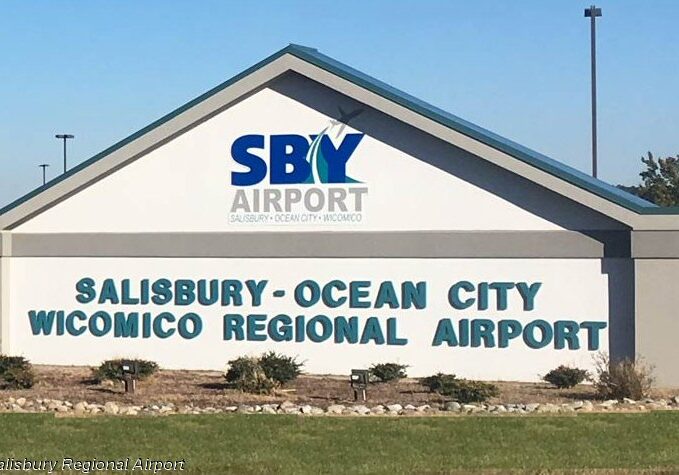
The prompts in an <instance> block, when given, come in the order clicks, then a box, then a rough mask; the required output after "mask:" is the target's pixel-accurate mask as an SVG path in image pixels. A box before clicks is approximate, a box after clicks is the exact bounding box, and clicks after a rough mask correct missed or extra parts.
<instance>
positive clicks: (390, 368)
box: [370, 363, 408, 383]
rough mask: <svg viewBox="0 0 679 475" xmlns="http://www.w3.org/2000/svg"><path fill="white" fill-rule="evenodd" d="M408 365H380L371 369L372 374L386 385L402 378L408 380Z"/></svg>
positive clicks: (375, 365)
mask: <svg viewBox="0 0 679 475" xmlns="http://www.w3.org/2000/svg"><path fill="white" fill-rule="evenodd" d="M406 368H408V366H407V365H403V364H398V363H379V364H374V365H372V366H371V367H370V374H371V375H373V376H374V377H375V378H377V379H378V380H379V381H382V382H383V383H386V382H388V381H395V380H399V379H402V378H407V377H408V375H407V374H406Z"/></svg>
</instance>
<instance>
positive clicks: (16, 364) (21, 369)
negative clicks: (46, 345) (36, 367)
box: [0, 355, 35, 389]
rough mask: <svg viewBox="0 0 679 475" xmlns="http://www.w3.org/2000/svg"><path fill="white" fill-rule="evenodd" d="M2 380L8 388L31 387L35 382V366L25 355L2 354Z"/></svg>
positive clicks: (0, 378) (0, 370) (0, 357)
mask: <svg viewBox="0 0 679 475" xmlns="http://www.w3.org/2000/svg"><path fill="white" fill-rule="evenodd" d="M0 380H1V381H2V385H3V387H4V388H6V389H28V388H31V387H33V384H34V382H35V374H34V373H33V366H32V365H31V363H30V361H28V360H27V359H26V358H24V357H23V356H4V355H0Z"/></svg>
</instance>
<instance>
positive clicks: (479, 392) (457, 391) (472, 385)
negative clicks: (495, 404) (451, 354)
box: [441, 379, 500, 403]
mask: <svg viewBox="0 0 679 475" xmlns="http://www.w3.org/2000/svg"><path fill="white" fill-rule="evenodd" d="M441 394H443V395H444V396H450V397H452V398H453V399H455V400H456V401H458V402H461V403H470V402H483V401H487V400H488V399H490V398H492V397H496V396H497V395H499V394H500V390H499V389H498V387H497V386H495V385H494V384H491V383H484V382H482V381H474V380H472V379H459V380H457V383H456V384H455V385H454V386H453V387H450V388H444V392H442V393H441Z"/></svg>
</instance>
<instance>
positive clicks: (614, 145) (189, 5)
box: [0, 0, 679, 205]
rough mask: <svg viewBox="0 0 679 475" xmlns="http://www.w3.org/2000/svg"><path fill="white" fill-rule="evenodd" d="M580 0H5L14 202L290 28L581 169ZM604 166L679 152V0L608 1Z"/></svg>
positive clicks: (619, 172) (251, 58) (584, 114)
mask: <svg viewBox="0 0 679 475" xmlns="http://www.w3.org/2000/svg"><path fill="white" fill-rule="evenodd" d="M588 4H589V2H577V1H574V0H550V1H544V0H520V1H519V0H516V1H511V2H510V1H506V0H475V1H473V2H470V1H464V2H463V1H457V0H447V1H417V2H415V1H413V2H405V1H398V0H389V1H376V0H362V1H353V0H343V1H341V2H338V1H336V0H335V1H325V0H314V1H263V0H259V1H256V2H249V1H248V2H245V1H243V2H235V1H233V2H230V1H204V0H194V1H188V0H187V1H172V0H162V1H161V0H145V1H124V0H117V1H113V0H109V1H103V0H102V1H99V0H88V1H85V0H79V1H75V0H73V1H66V0H49V1H47V0H42V1H38V0H3V1H2V5H1V6H2V15H1V16H0V85H1V87H0V125H1V127H0V205H1V204H6V203H8V202H10V201H11V200H13V199H15V198H17V197H19V196H21V195H22V194H24V193H26V192H28V191H30V190H31V189H33V188H35V187H36V186H38V185H39V184H40V183H41V175H40V170H39V168H38V165H39V164H40V163H50V164H51V165H52V167H51V169H50V171H49V174H50V175H51V176H54V174H55V173H58V172H59V170H60V167H61V165H60V161H61V148H60V144H59V143H58V142H57V140H56V139H54V138H53V137H54V134H55V133H59V132H68V133H73V134H75V135H76V139H75V141H73V142H71V144H70V152H69V161H70V162H71V164H75V163H77V162H80V161H83V160H85V159H87V158H89V157H90V156H92V155H94V154H96V153H97V152H99V151H101V150H103V149H105V148H106V147H108V146H109V145H111V144H113V143H115V142H116V141H118V140H120V139H121V138H124V137H125V136H127V135H129V134H131V133H133V132H135V131H136V130H138V129H140V128H142V127H144V126H145V125H147V124H148V123H150V122H152V121H153V120H155V119H157V118H158V117H160V116H162V115H164V114H166V113H168V112H170V111H171V110H173V109H174V108H176V107H178V106H180V105H181V104H183V103H185V102H187V101H188V100H190V99H192V98H194V97H195V96H197V95H199V94H201V93H202V92H204V91H206V90H207V89H209V88H211V87H212V86H214V85H216V84H218V83H220V82H222V81H224V80H226V79H228V78H229V77H231V76H233V75H234V74H237V73H238V72H240V71H242V70H243V69H245V68H247V67H248V66H250V65H252V64H254V63H256V62H258V61H259V60H261V59H262V58H264V57H266V56H268V55H269V54H271V53H273V52H275V51H277V50H278V49H280V48H282V47H284V46H285V45H287V44H288V43H300V44H304V45H307V46H313V47H316V48H318V49H319V50H321V51H322V52H324V53H326V54H328V55H329V56H332V57H334V58H336V59H338V60H340V61H342V62H345V63H347V64H349V65H351V66H353V67H356V68H357V69H360V70H362V71H364V72H366V73H368V74H370V75H372V76H375V77H377V78H378V79H381V80H383V81H385V82H388V83H390V84H392V85H393V86H395V87H398V88H400V89H402V90H404V91H406V92H409V93H411V94H413V95H415V96H418V97H420V98H422V99H424V100H426V101H428V102H431V103H433V104H435V105H437V106H439V107H441V108H443V109H446V110H448V111H450V112H452V113H454V114H456V115H458V116H461V117H463V118H465V119H467V120H470V121H472V122H475V123H477V124H479V125H481V126H483V127H486V128H488V129H490V130H492V131H494V132H496V133H499V134H500V135H503V136H505V137H507V138H510V139H513V140H515V141H517V142H519V143H521V144H523V145H525V146H527V147H530V148H533V149H535V150H538V151H540V152H542V153H545V154H546V155H549V156H551V157H553V158H555V159H558V160H561V161H563V162H565V163H567V164H569V165H572V166H574V167H576V168H579V169H581V170H583V171H589V169H590V122H589V117H590V96H589V94H590V90H589V78H590V76H589V23H588V20H586V19H585V18H583V9H584V8H585V7H586V6H588ZM598 5H599V6H601V7H602V8H603V11H604V16H603V18H601V19H600V21H599V23H598V48H599V118H600V121H599V129H600V141H599V153H600V165H599V169H600V178H602V179H604V180H606V181H609V182H612V183H625V184H630V183H634V182H636V181H637V180H638V173H639V171H640V168H641V164H640V157H641V155H642V154H645V153H646V152H647V151H649V150H650V151H653V152H654V153H655V154H658V155H663V156H666V155H676V154H679V132H678V131H679V128H678V127H677V126H678V125H679V91H678V89H677V81H678V79H677V78H679V46H678V44H679V43H677V39H676V25H677V24H678V23H679V2H677V1H675V0H653V1H648V0H646V1H641V0H639V1H631V0H614V1H613V0H608V1H602V2H599V4H598Z"/></svg>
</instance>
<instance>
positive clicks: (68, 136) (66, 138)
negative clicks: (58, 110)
mask: <svg viewBox="0 0 679 475" xmlns="http://www.w3.org/2000/svg"><path fill="white" fill-rule="evenodd" d="M54 137H56V138H58V139H61V140H63V141H64V173H66V140H68V139H74V138H75V135H71V134H57V135H55V136H54Z"/></svg>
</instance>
